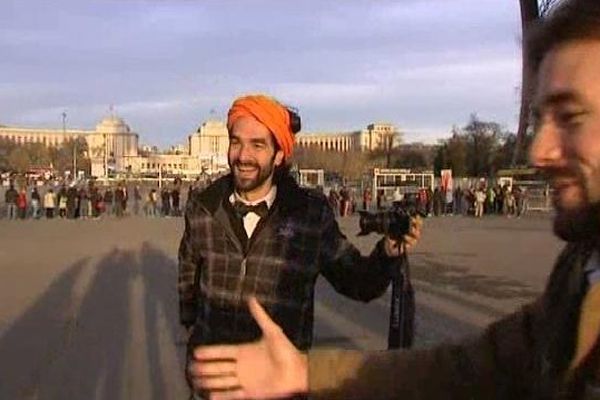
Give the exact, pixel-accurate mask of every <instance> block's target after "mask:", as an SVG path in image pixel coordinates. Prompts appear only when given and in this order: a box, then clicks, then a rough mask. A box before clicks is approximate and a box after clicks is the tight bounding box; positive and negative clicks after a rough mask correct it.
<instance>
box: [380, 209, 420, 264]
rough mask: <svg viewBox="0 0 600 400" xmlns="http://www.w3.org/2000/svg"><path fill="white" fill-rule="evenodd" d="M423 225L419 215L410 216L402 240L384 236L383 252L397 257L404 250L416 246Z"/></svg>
mask: <svg viewBox="0 0 600 400" xmlns="http://www.w3.org/2000/svg"><path fill="white" fill-rule="evenodd" d="M422 227H423V219H422V218H421V217H420V216H418V215H417V216H416V217H411V219H410V229H409V231H408V233H407V234H406V235H404V236H403V237H402V240H396V239H393V238H391V237H389V236H386V237H385V241H384V248H385V253H386V254H387V256H388V257H398V256H400V255H401V254H403V253H404V251H405V250H409V249H411V248H412V247H414V246H416V244H417V242H418V241H419V239H420V238H421V229H422Z"/></svg>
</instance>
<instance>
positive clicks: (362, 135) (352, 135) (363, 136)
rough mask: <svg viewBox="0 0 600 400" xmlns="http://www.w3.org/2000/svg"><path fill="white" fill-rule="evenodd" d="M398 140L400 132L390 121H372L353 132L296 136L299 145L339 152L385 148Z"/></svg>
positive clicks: (394, 144) (393, 144)
mask: <svg viewBox="0 0 600 400" xmlns="http://www.w3.org/2000/svg"><path fill="white" fill-rule="evenodd" d="M399 141H400V134H399V132H398V130H397V129H396V127H395V126H394V125H393V124H390V123H373V124H369V125H368V126H367V128H366V129H363V130H360V131H354V132H335V133H320V132H316V133H304V132H303V133H299V134H298V135H297V136H296V143H297V145H298V146H299V147H305V148H309V147H312V148H318V149H321V150H324V151H341V152H347V151H374V150H385V149H388V148H391V147H395V146H396V145H398V144H399Z"/></svg>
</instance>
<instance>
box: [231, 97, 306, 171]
mask: <svg viewBox="0 0 600 400" xmlns="http://www.w3.org/2000/svg"><path fill="white" fill-rule="evenodd" d="M241 117H253V118H255V119H256V120H257V121H258V122H260V123H261V124H263V125H264V126H266V127H267V128H268V129H269V130H270V131H271V133H272V134H273V136H275V140H276V141H277V144H279V147H281V150H282V151H283V155H284V157H285V158H286V159H287V158H289V157H290V156H291V155H292V151H293V149H294V134H293V133H292V130H291V127H290V114H289V113H288V110H287V109H286V108H285V107H284V106H282V105H281V104H279V103H278V102H277V101H276V100H274V99H272V98H271V97H268V96H264V95H260V94H259V95H252V96H244V97H239V98H237V99H236V100H235V101H234V102H233V104H232V105H231V108H230V109H229V113H228V114H227V129H229V130H230V131H231V128H232V127H233V124H235V121H237V120H238V119H239V118H241Z"/></svg>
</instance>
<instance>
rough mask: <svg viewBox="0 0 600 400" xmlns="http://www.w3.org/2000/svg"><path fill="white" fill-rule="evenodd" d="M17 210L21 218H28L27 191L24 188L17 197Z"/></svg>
mask: <svg viewBox="0 0 600 400" xmlns="http://www.w3.org/2000/svg"><path fill="white" fill-rule="evenodd" d="M17 210H18V213H19V218H21V219H25V218H27V191H26V190H25V188H24V187H23V188H21V191H20V192H19V195H18V196H17Z"/></svg>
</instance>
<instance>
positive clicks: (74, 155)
mask: <svg viewBox="0 0 600 400" xmlns="http://www.w3.org/2000/svg"><path fill="white" fill-rule="evenodd" d="M61 116H62V128H63V137H65V138H66V137H67V112H66V111H63V112H62V114H61ZM71 179H72V180H73V182H74V181H75V179H77V136H74V137H73V176H72V178H71Z"/></svg>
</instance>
